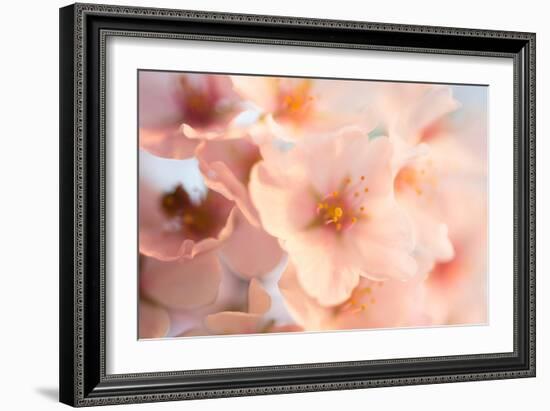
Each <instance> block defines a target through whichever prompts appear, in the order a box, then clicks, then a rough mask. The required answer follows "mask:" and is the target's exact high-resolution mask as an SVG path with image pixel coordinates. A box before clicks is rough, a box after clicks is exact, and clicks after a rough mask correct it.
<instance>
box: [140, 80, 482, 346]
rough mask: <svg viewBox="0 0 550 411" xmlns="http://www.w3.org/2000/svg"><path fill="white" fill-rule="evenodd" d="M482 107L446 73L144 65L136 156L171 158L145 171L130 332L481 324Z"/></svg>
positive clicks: (185, 333) (209, 332) (164, 333)
mask: <svg viewBox="0 0 550 411" xmlns="http://www.w3.org/2000/svg"><path fill="white" fill-rule="evenodd" d="M462 87H473V86H462ZM485 115H486V113H485V110H483V109H480V108H479V107H478V106H476V107H474V106H472V107H470V105H469V104H468V103H464V104H461V103H459V101H458V100H457V98H455V97H454V96H453V88H452V87H450V86H447V85H432V84H416V83H390V82H375V81H350V80H325V79H309V78H286V77H278V78H275V77H263V76H227V75H211V74H183V73H168V72H154V71H143V72H140V74H139V146H140V158H142V159H143V161H144V162H147V161H149V162H151V163H152V164H156V165H159V164H161V165H162V167H164V165H166V170H170V171H169V172H166V171H164V174H165V175H164V176H162V178H161V179H160V180H162V181H163V182H162V183H160V182H159V178H154V176H153V174H155V168H154V167H153V168H152V170H153V171H151V167H150V168H149V169H142V170H140V187H139V252H140V278H139V281H140V303H139V334H140V337H141V338H160V337H175V336H191V335H216V334H243V333H267V332H289V331H314V330H315V331H317V330H342V329H366V328H376V327H386V328H387V327H407V326H409V327H410V326H429V325H448V324H468V323H470V324H471V323H482V322H485V321H486V315H487V314H486V254H487V236H486V226H487V215H486V214H487V210H486V207H487V204H486V203H487V200H486V197H487V195H486V130H485ZM159 167H160V166H159ZM162 167H161V168H162ZM163 170H164V168H163ZM159 172H160V171H158V169H157V172H156V174H158V173H159ZM160 173H161V174H162V172H160ZM193 173H194V174H195V179H194V180H193V181H191V180H192V179H190V177H189V175H191V174H193ZM188 177H189V178H188ZM166 181H169V182H168V183H167V182H166Z"/></svg>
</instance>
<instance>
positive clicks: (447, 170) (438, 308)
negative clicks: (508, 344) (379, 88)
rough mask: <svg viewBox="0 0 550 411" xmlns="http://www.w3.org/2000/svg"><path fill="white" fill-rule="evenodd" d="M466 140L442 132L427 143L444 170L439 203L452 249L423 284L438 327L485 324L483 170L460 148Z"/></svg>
mask: <svg viewBox="0 0 550 411" xmlns="http://www.w3.org/2000/svg"><path fill="white" fill-rule="evenodd" d="M482 130H484V128H482V129H480V130H478V131H477V133H484V131H482ZM455 131H456V130H455ZM471 132H472V130H470V131H469V133H471ZM474 134H475V132H474ZM469 137H470V136H469V134H468V135H467V136H464V135H461V134H460V133H457V132H455V133H450V134H449V133H444V134H442V135H439V136H438V137H437V139H434V140H433V141H432V142H431V143H430V146H431V147H432V150H433V152H434V158H437V159H439V161H440V164H439V168H440V169H441V170H444V172H443V173H441V174H442V177H441V181H440V183H439V186H440V187H439V189H438V192H437V200H438V203H439V209H440V212H441V215H442V219H443V220H444V221H445V222H446V223H447V225H448V230H449V239H450V241H451V243H452V244H453V247H454V249H455V255H454V258H452V259H451V260H448V261H446V262H440V263H438V264H436V265H435V266H434V268H433V270H432V271H431V272H430V274H429V276H428V279H427V289H428V294H427V304H428V306H429V312H430V314H431V315H432V317H433V319H434V321H436V322H438V323H440V324H464V323H483V322H485V321H486V320H487V307H486V301H487V299H486V293H487V284H486V279H487V277H486V272H487V218H488V217H487V197H486V192H487V187H486V181H487V179H486V177H487V176H486V172H487V171H486V169H485V167H484V166H483V164H485V162H484V161H479V158H478V155H479V154H478V152H477V150H476V151H472V149H471V148H468V146H467V145H465V144H464V143H463V140H464V138H469ZM484 141H485V140H484V139H481V138H480V139H478V145H479V144H485V143H484ZM480 142H481V143H480ZM445 159H447V160H446V161H445Z"/></svg>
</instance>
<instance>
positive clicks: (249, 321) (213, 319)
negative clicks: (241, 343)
mask: <svg viewBox="0 0 550 411" xmlns="http://www.w3.org/2000/svg"><path fill="white" fill-rule="evenodd" d="M205 324H206V326H207V328H208V329H209V330H210V331H211V332H213V333H214V334H254V333H258V332H260V330H261V327H262V324H263V319H262V316H261V315H258V314H250V313H243V312H238V311H223V312H221V313H217V314H212V315H209V316H207V317H206V320H205Z"/></svg>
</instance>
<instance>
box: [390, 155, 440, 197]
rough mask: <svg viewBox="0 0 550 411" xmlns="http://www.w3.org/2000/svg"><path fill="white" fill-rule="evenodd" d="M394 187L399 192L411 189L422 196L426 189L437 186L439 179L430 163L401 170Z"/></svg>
mask: <svg viewBox="0 0 550 411" xmlns="http://www.w3.org/2000/svg"><path fill="white" fill-rule="evenodd" d="M394 185H395V189H396V191H398V192H403V191H405V190H407V189H410V190H413V191H414V192H415V193H416V194H417V195H419V196H421V195H422V194H424V190H425V189H427V188H429V187H435V186H436V185H437V179H436V177H435V176H434V172H433V169H432V165H431V164H430V163H426V164H423V165H419V166H415V165H408V166H405V167H403V168H402V169H401V170H399V172H398V173H397V176H395V183H394Z"/></svg>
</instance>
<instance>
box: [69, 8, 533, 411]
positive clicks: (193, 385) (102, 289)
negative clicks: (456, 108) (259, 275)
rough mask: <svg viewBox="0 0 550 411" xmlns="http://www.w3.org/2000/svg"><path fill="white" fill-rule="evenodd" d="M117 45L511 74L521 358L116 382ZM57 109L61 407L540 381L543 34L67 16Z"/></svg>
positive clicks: (221, 17) (516, 346)
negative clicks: (429, 58)
mask: <svg viewBox="0 0 550 411" xmlns="http://www.w3.org/2000/svg"><path fill="white" fill-rule="evenodd" d="M112 37H125V38H149V39H172V40H178V39H183V40H186V39H187V40H193V41H199V42H200V41H205V42H206V41H217V42H225V43H232V44H236V45H238V44H259V45H279V46H289V47H296V46H299V47H318V48H327V49H340V50H341V51H345V50H351V49H355V50H370V51H380V52H386V53H395V52H399V53H411V54H413V55H414V54H415V53H422V54H426V55H434V56H436V55H437V56H439V55H445V56H474V57H475V56H477V57H483V58H487V59H503V60H507V61H510V62H511V63H512V65H513V102H512V103H513V163H514V164H513V175H509V176H505V177H502V179H510V178H512V179H513V202H514V204H513V218H512V216H510V219H509V220H510V221H509V224H510V226H513V243H514V244H513V254H514V255H513V268H512V267H510V269H511V270H513V282H514V284H513V301H511V304H513V319H511V321H512V322H513V337H512V338H513V350H511V351H510V352H494V353H493V352H490V353H487V352H484V353H473V354H472V353H470V354H457V355H446V356H429V355H428V356H423V357H414V358H391V359H387V358H378V359H369V360H365V359H362V358H356V359H355V360H354V361H345V362H341V361H338V362H332V361H327V362H316V363H303V364H295V363H293V364H284V363H281V364H277V365H269V366H251V367H249V366H247V367H236V368H208V369H199V370H197V369H183V370H171V371H159V372H149V371H148V372H140V373H122V374H110V373H108V372H107V367H106V357H107V356H109V355H110V354H109V350H108V346H107V342H106V334H107V333H108V332H109V331H108V330H109V329H108V325H107V322H108V320H107V317H108V310H109V306H108V304H106V301H107V298H106V293H107V292H108V290H107V285H106V284H107V281H106V278H107V277H106V276H108V275H113V274H112V273H108V272H107V264H106V261H107V260H108V259H109V258H110V257H109V248H108V247H107V244H106V232H107V231H108V230H109V224H108V223H109V222H110V220H109V218H110V217H109V216H108V215H107V214H106V205H105V204H106V203H105V201H106V196H108V195H109V192H108V190H107V189H106V183H107V175H108V174H109V171H108V167H109V166H108V164H109V163H108V162H107V160H106V159H107V158H108V157H109V156H110V153H109V150H108V148H107V147H108V145H107V144H106V139H109V136H108V135H107V132H106V130H107V128H106V124H107V122H108V112H107V108H106V92H107V91H108V87H110V86H111V84H110V83H109V78H108V75H109V72H108V71H107V69H106V60H107V59H108V58H109V56H108V55H107V53H106V50H107V45H106V43H107V40H108V39H109V38H112ZM511 86H512V84H511ZM60 100H61V103H60V215H61V223H60V236H61V240H60V401H61V402H63V403H66V404H69V405H72V406H78V407H80V406H94V405H107V404H124V403H138V402H152V401H171V400H183V399H200V398H218V397H230V396H246V395H263V394H277V393H292V392H304V391H323V390H340V389H357V388H370V387H382V386H396V385H414V384H434V383H447V382H459V381H476V380H489V379H504V378H522V377H534V376H535V34H534V33H523V32H507V31H491V30H477V29H462V28H447V27H428V26H413V25H398V24H385V23H368V22H352V21H335V20H316V19H306V18H294V17H278V16H260V15H241V14H226V13H214V12H200V11H184V10H168V9H151V8H138V7H125V6H107V5H92V4H75V5H71V6H67V7H64V8H62V9H60ZM241 338H246V337H241ZM217 341H218V343H219V344H223V338H220V339H218V340H217Z"/></svg>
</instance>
